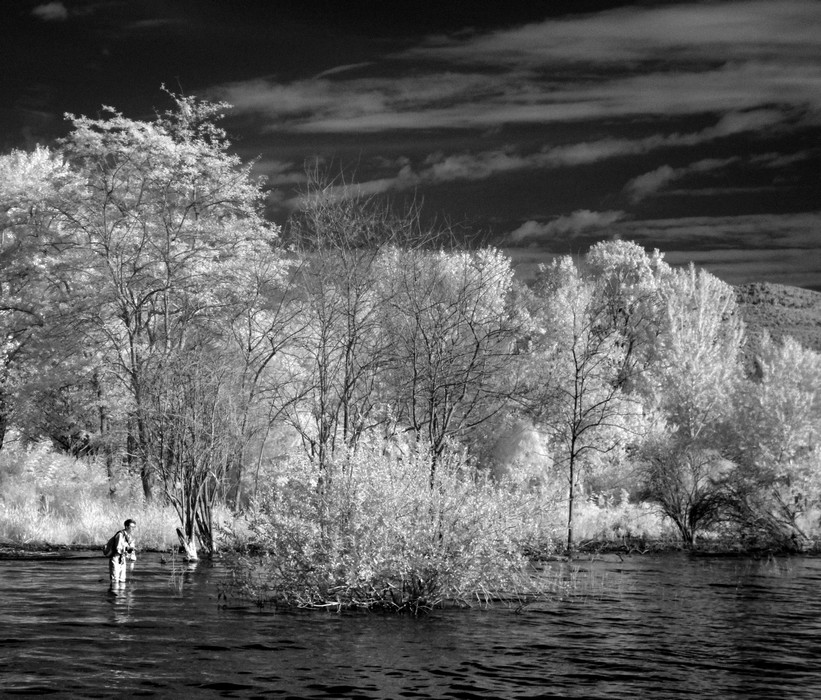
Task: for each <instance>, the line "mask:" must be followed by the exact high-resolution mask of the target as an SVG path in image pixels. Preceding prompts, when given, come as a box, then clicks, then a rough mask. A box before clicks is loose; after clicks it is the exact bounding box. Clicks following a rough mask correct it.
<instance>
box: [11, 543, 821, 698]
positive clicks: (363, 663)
mask: <svg viewBox="0 0 821 700" xmlns="http://www.w3.org/2000/svg"><path fill="white" fill-rule="evenodd" d="M549 573H550V575H556V574H557V573H560V574H561V575H562V576H563V577H565V578H566V580H568V581H569V582H570V584H571V593H570V594H569V595H567V596H565V597H564V598H563V599H558V600H553V601H549V602H542V603H539V604H533V605H530V606H528V607H527V608H525V609H524V610H523V611H520V612H518V613H517V612H514V611H513V610H509V609H507V608H498V609H492V610H472V611H456V610H450V611H438V612H436V613H434V614H432V615H430V616H428V617H425V618H421V619H413V618H408V617H393V616H387V615H385V616H383V615H377V614H365V613H361V614H343V615H337V614H333V613H325V612H322V613H293V612H292V613H281V612H279V613H278V612H274V611H271V610H259V609H257V608H255V607H253V606H240V605H236V606H229V607H224V606H221V605H220V603H221V602H222V601H220V600H218V582H219V579H220V577H221V576H222V575H223V571H222V569H221V568H220V567H219V565H216V566H211V565H209V564H208V563H201V564H199V565H198V566H193V567H187V566H186V567H183V566H181V565H180V563H179V562H176V563H165V564H164V563H162V562H161V560H160V556H159V555H151V554H146V555H144V556H142V557H141V558H140V560H139V561H138V562H137V563H136V566H135V568H134V570H133V572H131V573H130V575H129V579H128V581H127V582H126V584H125V586H123V587H122V588H118V589H115V590H110V589H109V583H108V570H107V561H106V560H105V559H104V558H102V557H100V556H96V555H92V554H85V553H83V554H71V555H66V556H62V557H45V556H44V557H43V558H41V559H37V560H19V561H0V593H1V594H2V597H1V598H0V695H3V696H4V697H5V696H16V695H22V696H24V695H34V696H37V695H52V696H57V697H60V696H64V697H83V696H86V697H88V696H93V697H122V696H133V695H145V696H156V697H188V696H192V695H196V696H206V697H207V696H214V697H218V696H222V697H255V696H261V695H273V696H280V697H282V696H288V697H304V698H314V697H315V698H346V697H350V698H353V697H356V698H490V697H498V698H531V697H547V696H553V697H662V698H679V697H722V698H753V697H785V698H818V697H821V662H819V661H818V659H819V658H821V598H820V597H819V595H818V592H819V590H820V587H821V560H818V559H811V558H793V559H777V560H769V561H751V560H742V559H690V558H688V557H686V556H679V555H670V556H662V557H653V556H646V557H631V558H629V559H626V560H625V561H618V559H616V560H614V561H607V562H602V561H598V562H592V563H591V562H587V563H576V564H573V565H570V566H568V565H565V566H564V568H563V569H561V570H558V569H557V568H555V567H554V568H553V569H551V570H550V572H549Z"/></svg>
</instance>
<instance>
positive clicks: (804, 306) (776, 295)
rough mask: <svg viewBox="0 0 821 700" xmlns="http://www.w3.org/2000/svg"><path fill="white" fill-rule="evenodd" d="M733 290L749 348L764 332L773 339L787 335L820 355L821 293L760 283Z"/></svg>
mask: <svg viewBox="0 0 821 700" xmlns="http://www.w3.org/2000/svg"><path fill="white" fill-rule="evenodd" d="M735 289H736V299H737V301H738V305H739V308H740V309H741V315H742V318H743V319H744V322H745V323H746V324H747V336H748V339H749V340H750V341H751V342H752V343H753V344H754V343H755V338H756V337H757V336H759V335H760V331H761V330H763V329H766V330H769V332H770V335H772V337H773V338H777V339H780V338H782V337H784V336H785V335H791V336H792V337H793V338H795V339H796V340H798V341H799V342H800V343H801V344H802V345H804V346H805V347H808V348H812V349H813V350H815V351H816V352H821V292H814V291H811V290H809V289H802V288H800V287H789V286H787V285H784V284H771V283H760V282H757V283H753V284H742V285H738V286H737V287H736V288H735Z"/></svg>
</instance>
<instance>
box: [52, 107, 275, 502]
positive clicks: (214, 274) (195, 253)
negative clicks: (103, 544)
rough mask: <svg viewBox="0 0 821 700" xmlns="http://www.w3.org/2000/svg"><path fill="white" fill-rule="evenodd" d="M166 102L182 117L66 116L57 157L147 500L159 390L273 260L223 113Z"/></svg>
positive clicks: (73, 236) (65, 220)
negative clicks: (221, 122) (251, 276)
mask: <svg viewBox="0 0 821 700" xmlns="http://www.w3.org/2000/svg"><path fill="white" fill-rule="evenodd" d="M171 97H172V99H173V100H174V102H175V106H176V109H175V110H173V111H170V112H167V113H165V114H164V115H161V116H159V117H158V118H157V119H156V120H155V121H153V122H142V121H135V120H131V119H127V118H125V117H124V116H122V115H121V114H119V113H118V112H116V111H114V110H113V109H110V108H106V110H107V112H108V115H107V117H106V118H103V119H96V120H95V119H89V118H87V117H70V118H71V120H72V123H73V130H72V132H71V133H70V134H69V136H68V137H67V138H66V139H65V141H64V142H63V144H62V149H63V151H64V153H65V154H66V157H67V159H68V161H69V163H70V164H71V166H72V167H73V168H75V169H76V170H77V172H78V173H79V175H80V178H79V181H78V182H77V183H75V184H73V185H72V186H70V187H63V188H62V189H61V190H60V192H59V198H58V199H57V202H56V204H55V210H56V218H55V225H56V226H58V227H59V229H60V230H61V231H62V232H63V235H64V236H65V237H66V238H67V239H70V241H71V248H69V249H67V250H66V251H65V252H64V253H63V255H62V261H63V263H62V264H63V265H65V266H66V267H67V268H70V269H71V271H72V282H73V285H74V289H75V290H78V294H77V295H76V296H75V299H76V298H77V297H79V290H81V289H89V290H93V291H94V302H95V303H94V306H93V307H89V306H87V307H86V313H85V314H83V325H84V328H85V332H86V333H88V334H89V335H90V336H93V338H94V340H95V342H97V343H99V344H100V346H101V347H103V348H104V350H105V353H104V355H103V357H102V362H103V366H102V368H101V371H103V372H106V373H109V374H110V375H111V376H112V377H113V378H115V379H116V380H117V381H119V382H120V383H121V384H122V386H123V387H124V388H125V390H126V391H127V392H128V396H129V399H130V402H129V403H130V405H129V411H130V415H129V418H128V426H127V430H128V434H129V440H128V444H129V445H130V446H131V448H130V449H129V453H130V454H132V455H133V456H134V457H136V458H137V460H138V461H139V464H140V473H141V477H142V482H143V488H144V492H145V496H146V498H148V499H150V498H151V496H152V489H153V476H152V474H153V472H154V471H155V470H156V469H157V468H160V466H161V463H162V460H163V458H164V457H163V455H162V453H160V452H158V451H157V447H156V446H157V445H160V444H164V443H166V442H167V441H168V440H167V436H166V435H165V432H166V431H167V430H171V429H172V428H173V426H172V425H169V424H168V423H166V422H164V419H163V416H164V414H163V413H162V412H159V413H158V412H156V411H155V410H154V408H155V407H154V406H153V405H152V395H153V394H154V393H155V389H156V387H158V386H162V384H163V382H164V381H165V379H164V377H165V375H166V374H167V370H168V368H169V367H170V366H173V360H174V358H175V357H176V356H177V355H180V354H185V353H187V352H189V351H190V350H191V349H192V348H196V347H198V346H200V345H201V344H202V343H203V342H204V339H206V338H213V337H220V336H222V334H223V330H224V328H225V320H226V319H230V318H231V317H232V315H235V314H236V309H237V307H238V306H240V307H241V306H242V305H243V304H245V303H246V302H245V299H244V296H243V291H244V290H246V289H247V287H248V282H249V280H248V270H249V269H253V268H254V267H256V264H255V263H256V261H258V260H260V259H265V258H270V257H272V256H273V257H276V252H275V250H274V248H273V244H274V242H275V240H276V233H277V231H276V229H275V228H274V227H272V226H270V225H269V224H267V223H266V222H265V221H264V220H263V218H262V217H261V214H260V205H261V201H262V192H261V190H260V187H259V183H257V182H255V181H253V180H252V179H251V177H250V171H249V166H246V165H243V164H242V163H241V162H240V160H239V159H238V158H237V157H236V156H232V155H230V154H229V153H228V147H229V142H228V140H227V138H226V135H225V133H224V132H223V131H222V130H221V129H219V128H218V127H217V126H216V124H215V120H216V119H217V118H218V117H219V115H220V113H221V112H222V111H223V109H224V108H225V107H226V105H223V104H212V103H208V102H200V101H197V100H196V99H194V98H188V97H180V96H177V95H171Z"/></svg>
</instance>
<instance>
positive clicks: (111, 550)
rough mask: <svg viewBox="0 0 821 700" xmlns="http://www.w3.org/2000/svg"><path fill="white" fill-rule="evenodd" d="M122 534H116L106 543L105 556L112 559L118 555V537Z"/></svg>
mask: <svg viewBox="0 0 821 700" xmlns="http://www.w3.org/2000/svg"><path fill="white" fill-rule="evenodd" d="M119 534H120V532H119V531H117V532H115V533H114V534H113V535H112V536H111V539H110V540H109V541H108V542H106V543H105V547H103V556H104V557H108V558H109V559H111V557H113V556H114V555H115V554H116V553H117V537H118V536H119Z"/></svg>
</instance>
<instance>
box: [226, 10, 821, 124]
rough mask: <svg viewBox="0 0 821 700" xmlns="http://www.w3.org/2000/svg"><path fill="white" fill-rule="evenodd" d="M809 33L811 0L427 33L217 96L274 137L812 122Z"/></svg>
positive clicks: (820, 21) (815, 37) (814, 40)
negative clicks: (716, 116)
mask: <svg viewBox="0 0 821 700" xmlns="http://www.w3.org/2000/svg"><path fill="white" fill-rule="evenodd" d="M819 26H821V3H817V2H813V1H811V0H780V1H779V2H778V3H772V2H762V1H755V2H749V1H748V2H729V3H692V4H682V5H678V6H673V7H656V8H631V9H622V10H618V11H612V12H603V13H599V14H592V15H584V16H578V17H576V18H573V19H563V20H546V21H544V22H541V23H538V24H530V25H527V26H524V27H518V28H514V29H508V30H504V31H496V32H491V33H487V34H474V35H465V34H460V35H459V36H456V37H432V38H429V39H427V40H426V41H423V42H421V43H420V44H419V45H418V46H416V47H415V48H412V49H409V50H406V51H403V52H399V53H396V54H393V55H388V56H385V57H384V58H383V60H382V61H381V62H373V63H371V64H368V65H367V66H365V65H363V64H355V65H354V66H339V67H338V68H336V69H330V70H327V71H325V72H324V73H322V74H320V76H318V77H316V78H314V79H311V80H301V81H294V82H290V83H280V82H277V81H275V80H271V79H262V78H260V79H256V80H252V81H242V82H235V83H231V84H226V85H223V86H219V87H218V88H216V92H218V93H219V95H220V97H222V98H224V99H226V100H227V101H229V102H231V103H232V104H234V105H236V107H237V109H238V110H240V111H241V112H251V113H256V114H260V115H262V116H264V117H266V118H267V119H269V120H270V122H271V126H272V128H276V129H277V130H282V129H285V130H296V131H302V132H330V133H352V132H357V133H366V132H379V131H392V130H408V129H413V130H416V129H432V128H439V129H446V128H450V129H453V128H477V129H485V128H489V127H497V126H502V125H510V124H525V123H541V124H544V123H551V122H558V121H562V122H567V121H580V120H594V119H619V118H629V117H633V116H635V115H642V116H644V117H647V116H652V115H656V116H682V115H685V116H686V115H695V114H702V113H706V112H714V113H733V114H735V115H736V118H747V119H751V118H752V117H751V116H747V117H744V116H741V115H744V114H748V115H749V114H755V115H757V116H763V115H764V114H767V115H768V117H769V118H768V120H766V121H764V122H762V123H761V124H759V125H758V127H756V128H768V127H770V126H772V124H774V123H775V121H776V120H775V118H776V117H777V119H778V120H781V119H789V120H793V121H794V120H795V119H796V118H798V119H805V120H814V121H818V119H819V114H821V64H819V62H818V58H817V57H818V55H820V54H821V35H819V32H818V31H817V29H818V27H819ZM354 67H355V68H357V69H360V70H357V71H355V72H352V71H351V70H349V69H350V68H354ZM363 71H367V72H368V77H361V76H362V73H363ZM759 110H760V111H759ZM751 111H752V112H751ZM731 126H732V125H731ZM751 126H752V125H751Z"/></svg>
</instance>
